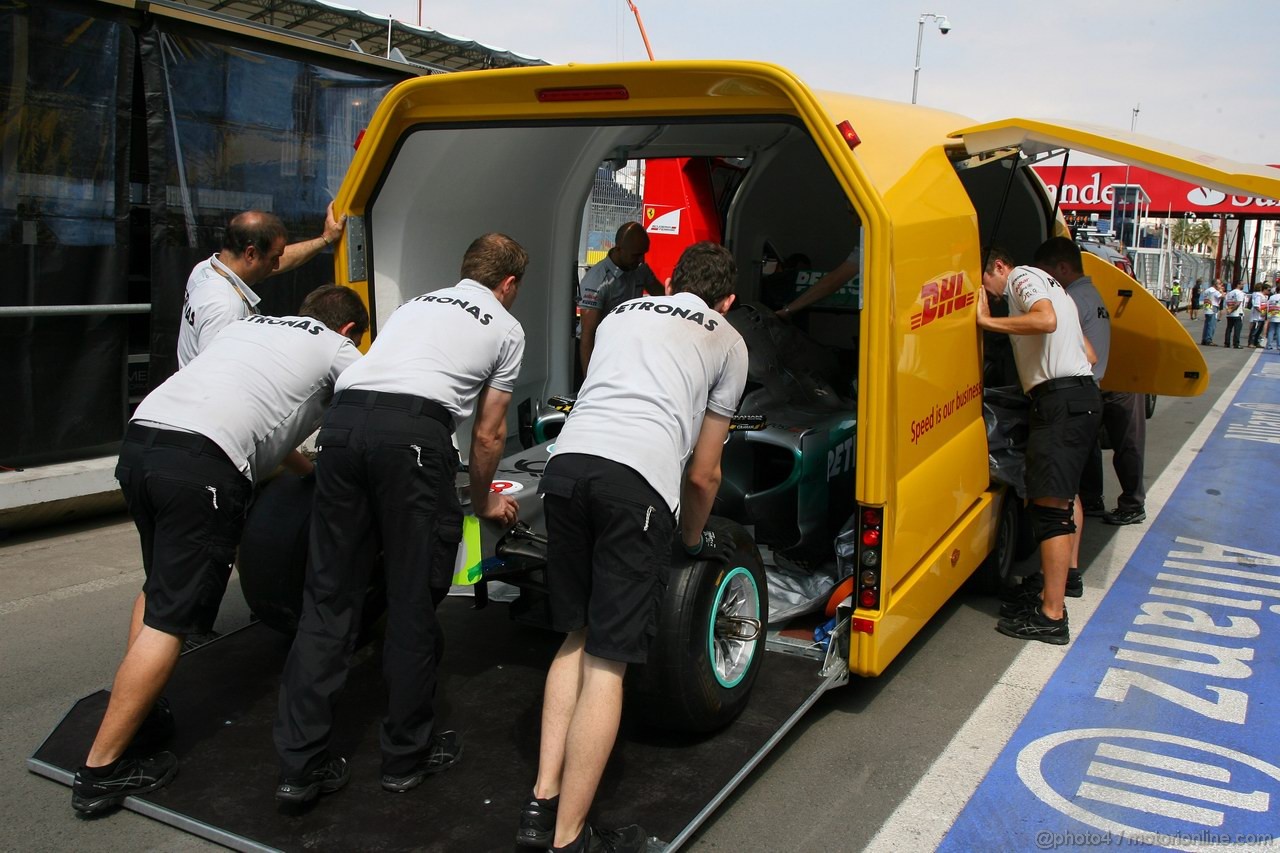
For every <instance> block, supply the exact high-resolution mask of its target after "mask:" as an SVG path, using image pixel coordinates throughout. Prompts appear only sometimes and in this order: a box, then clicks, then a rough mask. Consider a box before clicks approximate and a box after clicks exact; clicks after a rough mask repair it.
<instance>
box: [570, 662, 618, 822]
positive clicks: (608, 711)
mask: <svg viewBox="0 0 1280 853" xmlns="http://www.w3.org/2000/svg"><path fill="white" fill-rule="evenodd" d="M626 671H627V665H626V664H625V663H619V662H618V661H612V660H606V659H604V658H598V657H595V656H594V655H591V654H587V653H586V652H584V653H583V662H582V689H581V691H580V692H579V694H578V703H577V707H575V708H574V711H573V719H572V721H570V723H569V732H568V739H567V741H566V743H565V754H564V772H563V773H562V775H561V780H560V806H559V809H558V810H557V812H556V835H555V846H557V847H563V846H565V845H566V844H570V843H572V842H573V841H574V839H576V838H577V837H578V836H579V835H581V834H582V827H583V826H584V825H585V824H586V822H587V811H588V810H589V809H590V808H591V801H592V800H593V799H595V796H596V788H597V787H599V785H600V777H601V776H603V775H604V767H605V764H607V763H608V761H609V754H610V753H611V752H613V742H614V740H615V739H616V738H617V737H618V722H619V721H620V720H621V719H622V677H623V675H625V674H626Z"/></svg>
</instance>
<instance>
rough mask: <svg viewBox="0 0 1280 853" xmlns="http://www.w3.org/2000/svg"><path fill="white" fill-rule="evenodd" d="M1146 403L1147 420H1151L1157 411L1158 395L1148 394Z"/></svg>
mask: <svg viewBox="0 0 1280 853" xmlns="http://www.w3.org/2000/svg"><path fill="white" fill-rule="evenodd" d="M1146 404H1147V420H1151V416H1152V415H1154V414H1155V413H1156V395H1155V394H1147V395H1146Z"/></svg>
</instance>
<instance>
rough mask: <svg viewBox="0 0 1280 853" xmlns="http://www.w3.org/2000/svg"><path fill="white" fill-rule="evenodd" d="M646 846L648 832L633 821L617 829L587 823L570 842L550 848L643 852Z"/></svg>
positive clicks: (556, 851)
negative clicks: (566, 844) (580, 832)
mask: <svg viewBox="0 0 1280 853" xmlns="http://www.w3.org/2000/svg"><path fill="white" fill-rule="evenodd" d="M648 848H649V836H648V834H646V833H645V831H644V828H643V827H641V826H639V825H637V824H634V823H633V824H631V825H630V826H623V827H619V828H618V829H596V828H595V827H593V826H591V825H590V824H587V825H586V826H584V827H583V828H582V834H581V835H579V836H578V837H577V838H575V839H574V840H573V842H572V843H571V844H569V845H568V846H565V847H552V848H551V850H552V851H553V853H561V851H563V853H644V851H646V850H648Z"/></svg>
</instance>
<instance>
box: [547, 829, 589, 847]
mask: <svg viewBox="0 0 1280 853" xmlns="http://www.w3.org/2000/svg"><path fill="white" fill-rule="evenodd" d="M590 830H591V827H590V826H588V825H587V824H585V823H584V824H583V825H582V832H579V833H578V837H577V838H575V839H573V840H572V841H570V842H569V843H568V844H566V845H565V846H564V847H552V848H551V849H552V850H562V851H565V853H578V851H585V850H586V849H587V833H588V832H590Z"/></svg>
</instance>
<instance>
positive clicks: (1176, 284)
mask: <svg viewBox="0 0 1280 853" xmlns="http://www.w3.org/2000/svg"><path fill="white" fill-rule="evenodd" d="M1181 304H1182V282H1180V281H1178V280H1177V279H1176V278H1175V279H1174V280H1173V286H1172V287H1170V288H1169V311H1170V312H1172V313H1174V314H1176V313H1178V306H1179V305H1181Z"/></svg>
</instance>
